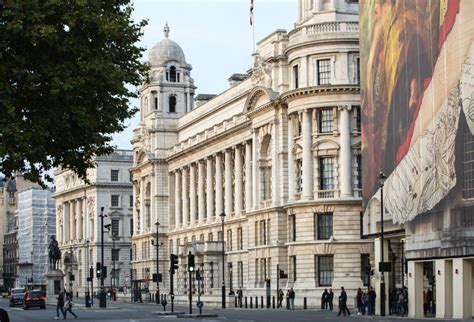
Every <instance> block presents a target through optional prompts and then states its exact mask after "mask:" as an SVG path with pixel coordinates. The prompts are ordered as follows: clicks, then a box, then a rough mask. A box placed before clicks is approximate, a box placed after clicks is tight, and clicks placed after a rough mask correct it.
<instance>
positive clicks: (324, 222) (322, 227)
mask: <svg viewBox="0 0 474 322" xmlns="http://www.w3.org/2000/svg"><path fill="white" fill-rule="evenodd" d="M314 223H315V235H316V236H315V237H316V239H317V240H327V239H330V238H331V236H332V235H333V214H332V213H316V214H314Z"/></svg>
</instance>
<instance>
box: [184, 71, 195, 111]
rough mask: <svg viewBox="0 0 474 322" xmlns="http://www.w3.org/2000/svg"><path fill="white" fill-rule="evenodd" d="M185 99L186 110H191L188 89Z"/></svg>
mask: <svg viewBox="0 0 474 322" xmlns="http://www.w3.org/2000/svg"><path fill="white" fill-rule="evenodd" d="M183 76H184V75H183ZM186 101H187V107H186V109H187V110H188V112H191V110H192V109H193V107H192V106H191V95H190V93H189V90H188V92H187V93H186Z"/></svg>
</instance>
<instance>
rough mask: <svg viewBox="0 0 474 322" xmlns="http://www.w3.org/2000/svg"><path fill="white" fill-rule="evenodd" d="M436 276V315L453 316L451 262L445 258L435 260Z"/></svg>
mask: <svg viewBox="0 0 474 322" xmlns="http://www.w3.org/2000/svg"><path fill="white" fill-rule="evenodd" d="M435 271H436V272H437V274H436V275H435V276H436V304H437V305H436V317H437V318H439V319H449V318H452V317H453V262H452V261H450V260H445V259H437V260H436V261H435ZM456 298H457V296H456Z"/></svg>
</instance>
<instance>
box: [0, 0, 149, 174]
mask: <svg viewBox="0 0 474 322" xmlns="http://www.w3.org/2000/svg"><path fill="white" fill-rule="evenodd" d="M132 12H133V6H132V5H131V3H130V0H101V1H97V0H42V1H41V0H3V1H2V0H0V172H2V173H4V174H5V175H6V176H10V175H11V174H12V173H14V172H16V171H19V172H22V173H23V174H24V175H25V177H26V178H28V179H30V180H33V181H38V182H40V183H44V182H43V181H42V174H44V172H46V171H48V170H50V169H52V168H55V167H58V166H61V167H63V168H68V169H71V170H73V171H75V172H76V173H77V174H78V176H79V177H81V178H82V179H86V171H87V169H88V168H90V167H93V166H94V164H93V157H94V156H95V155H103V154H108V153H111V152H112V151H113V147H112V146H111V144H110V143H111V140H112V134H113V133H116V132H119V131H121V130H123V129H124V124H123V121H124V120H126V119H127V118H129V117H131V116H132V115H133V114H134V113H135V112H136V111H137V109H136V108H130V107H129V105H128V100H129V98H131V97H136V96H137V94H136V91H135V90H134V89H133V88H135V86H137V85H139V84H140V83H142V82H143V80H144V75H145V74H146V70H147V67H146V65H145V64H143V63H142V62H141V61H140V59H141V56H142V53H143V51H144V49H143V48H141V47H138V46H137V42H138V41H139V40H140V38H141V36H142V35H143V32H142V30H143V27H144V26H145V25H146V21H140V22H134V21H133V20H132V17H131V14H132ZM46 180H48V181H51V180H52V178H50V177H49V176H46Z"/></svg>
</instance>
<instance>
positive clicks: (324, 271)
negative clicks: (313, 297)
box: [314, 255, 334, 286]
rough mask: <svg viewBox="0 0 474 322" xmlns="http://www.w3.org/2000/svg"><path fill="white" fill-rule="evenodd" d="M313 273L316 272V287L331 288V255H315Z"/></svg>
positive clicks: (332, 274) (332, 272)
mask: <svg viewBox="0 0 474 322" xmlns="http://www.w3.org/2000/svg"><path fill="white" fill-rule="evenodd" d="M314 260H315V271H316V272H317V286H332V282H333V280H334V257H333V255H321V256H319V255H316V256H315V257H314Z"/></svg>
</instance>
